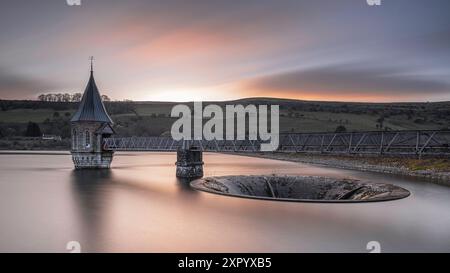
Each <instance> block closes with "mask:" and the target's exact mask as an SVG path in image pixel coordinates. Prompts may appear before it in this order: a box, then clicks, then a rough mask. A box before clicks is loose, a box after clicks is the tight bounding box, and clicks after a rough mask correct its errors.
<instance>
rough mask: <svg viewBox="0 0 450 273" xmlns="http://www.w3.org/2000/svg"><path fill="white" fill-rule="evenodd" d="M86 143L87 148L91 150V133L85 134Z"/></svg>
mask: <svg viewBox="0 0 450 273" xmlns="http://www.w3.org/2000/svg"><path fill="white" fill-rule="evenodd" d="M85 141H86V142H85V143H86V148H91V133H90V132H89V131H86V132H85Z"/></svg>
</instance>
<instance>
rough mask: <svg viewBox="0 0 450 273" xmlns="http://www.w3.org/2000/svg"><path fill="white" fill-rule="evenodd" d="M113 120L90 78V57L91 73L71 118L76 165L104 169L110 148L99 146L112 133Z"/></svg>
mask: <svg viewBox="0 0 450 273" xmlns="http://www.w3.org/2000/svg"><path fill="white" fill-rule="evenodd" d="M112 125H113V121H112V120H111V118H110V117H109V115H108V113H107V112H106V108H105V105H104V104H103V102H102V98H101V96H100V93H99V91H98V88H97V85H96V84H95V80H94V70H93V58H91V75H90V77H89V81H88V84H87V86H86V90H85V91H84V94H83V98H82V99H81V103H80V106H79V108H78V111H77V112H76V113H75V115H74V116H73V117H72V119H71V129H72V150H71V153H72V160H73V163H74V165H75V168H76V169H108V168H109V167H110V165H111V161H112V159H113V154H114V152H113V151H109V150H105V149H104V148H103V139H104V138H107V137H110V136H111V135H113V134H114V129H113V127H112Z"/></svg>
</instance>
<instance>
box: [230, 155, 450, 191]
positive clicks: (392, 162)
mask: <svg viewBox="0 0 450 273" xmlns="http://www.w3.org/2000/svg"><path fill="white" fill-rule="evenodd" d="M232 154H235V155H240V156H248V157H258V158H267V159H274V160H281V161H289V162H298V163H305V164H313V165H320V166H326V167H332V168H338V169H346V170H355V171H365V172H376V173H385V174H396V175H404V176H410V177H420V178H426V179H429V180H430V182H431V183H435V184H439V185H444V186H448V187H450V170H443V171H441V170H435V169H423V170H413V169H411V168H410V167H408V163H410V162H411V161H413V162H415V161H416V159H409V158H378V157H367V156H366V157H361V156H354V157H353V156H339V155H311V154H288V153H257V154H246V153H232ZM431 160H446V161H449V160H448V159H431ZM448 164H449V165H450V163H448Z"/></svg>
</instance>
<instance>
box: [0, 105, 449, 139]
mask: <svg viewBox="0 0 450 273" xmlns="http://www.w3.org/2000/svg"><path fill="white" fill-rule="evenodd" d="M210 103H214V104H219V105H221V106H223V105H225V104H243V105H246V104H256V105H260V104H268V105H270V104H278V105H280V131H281V132H324V131H327V132H334V131H335V130H336V128H337V127H338V126H341V127H340V130H343V129H345V130H347V131H361V130H371V131H373V130H415V129H421V130H422V129H433V130H441V129H450V102H434V103H352V102H348V103H347V102H319V101H298V100H287V99H270V98H249V99H242V100H237V101H229V102H204V103H203V104H204V105H206V104H210ZM175 104H177V103H171V102H107V103H106V107H107V109H108V112H109V113H110V114H111V117H112V118H113V120H114V121H115V126H116V129H117V132H118V134H119V135H122V136H132V135H135V136H159V135H161V134H164V133H167V132H168V131H169V130H170V127H171V124H172V122H173V121H174V120H175V119H173V118H170V111H171V109H172V107H173V106H174V105H175ZM188 104H189V105H192V103H188ZM0 108H1V111H0V137H2V138H3V139H5V138H6V139H11V138H20V137H24V136H25V135H26V134H25V131H26V129H27V125H28V123H29V122H34V123H36V124H38V125H39V127H40V129H41V131H42V133H45V134H53V135H59V136H62V137H63V138H68V137H70V128H69V119H70V117H71V116H72V115H73V113H74V112H75V110H76V109H77V103H70V102H40V101H6V100H3V101H0Z"/></svg>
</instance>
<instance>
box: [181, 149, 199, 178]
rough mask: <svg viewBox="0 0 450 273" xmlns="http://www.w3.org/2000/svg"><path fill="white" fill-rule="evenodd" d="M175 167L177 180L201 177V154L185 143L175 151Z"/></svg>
mask: <svg viewBox="0 0 450 273" xmlns="http://www.w3.org/2000/svg"><path fill="white" fill-rule="evenodd" d="M176 165H177V173H176V175H177V177H179V178H200V177H203V152H202V151H201V150H200V149H198V148H197V147H193V146H190V145H189V143H188V142H187V141H185V142H184V143H183V146H182V147H181V148H180V149H179V150H178V151H177V162H176Z"/></svg>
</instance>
